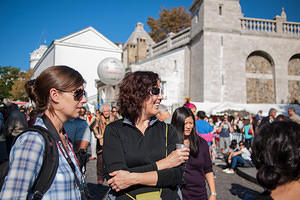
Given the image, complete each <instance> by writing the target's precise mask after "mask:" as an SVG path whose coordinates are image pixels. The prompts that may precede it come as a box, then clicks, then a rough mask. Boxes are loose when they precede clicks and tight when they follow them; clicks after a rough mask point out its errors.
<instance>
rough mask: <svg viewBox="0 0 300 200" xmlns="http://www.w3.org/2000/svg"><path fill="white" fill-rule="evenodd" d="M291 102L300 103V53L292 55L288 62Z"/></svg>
mask: <svg viewBox="0 0 300 200" xmlns="http://www.w3.org/2000/svg"><path fill="white" fill-rule="evenodd" d="M288 76H289V80H288V88H289V100H288V101H289V103H300V77H299V76H300V54H295V55H294V56H292V57H291V59H290V60H289V63H288Z"/></svg>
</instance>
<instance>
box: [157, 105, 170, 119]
mask: <svg viewBox="0 0 300 200" xmlns="http://www.w3.org/2000/svg"><path fill="white" fill-rule="evenodd" d="M156 117H157V119H158V120H159V121H162V122H166V123H167V124H171V119H172V115H171V113H170V112H169V111H168V107H167V106H165V105H163V104H160V105H159V108H158V113H157V115H156Z"/></svg>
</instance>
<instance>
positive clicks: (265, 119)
mask: <svg viewBox="0 0 300 200" xmlns="http://www.w3.org/2000/svg"><path fill="white" fill-rule="evenodd" d="M276 114H277V110H276V109H275V108H270V110H269V115H268V116H267V117H263V119H262V120H261V123H260V126H259V127H261V126H263V125H265V124H270V123H272V122H273V121H274V120H275V118H276Z"/></svg>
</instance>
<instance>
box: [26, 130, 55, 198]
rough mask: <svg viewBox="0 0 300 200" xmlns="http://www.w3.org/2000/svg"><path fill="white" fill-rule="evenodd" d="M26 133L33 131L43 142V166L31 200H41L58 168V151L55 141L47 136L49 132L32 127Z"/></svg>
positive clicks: (33, 188)
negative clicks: (40, 136) (41, 137)
mask: <svg viewBox="0 0 300 200" xmlns="http://www.w3.org/2000/svg"><path fill="white" fill-rule="evenodd" d="M26 131H35V132H38V133H40V134H41V135H42V136H43V138H44V140H45V151H44V159H43V164H42V167H41V169H40V172H39V175H38V177H37V178H36V180H35V182H34V184H33V186H32V188H31V189H32V192H33V198H32V199H33V200H39V199H42V197H43V195H44V194H45V193H46V192H47V191H48V189H49V188H50V186H51V185H52V183H53V180H54V178H55V175H56V172H57V168H58V163H59V159H58V150H57V147H56V142H55V139H54V138H53V137H52V136H51V135H50V134H49V131H48V130H47V129H45V128H43V127H41V126H33V127H31V128H28V129H27V130H26Z"/></svg>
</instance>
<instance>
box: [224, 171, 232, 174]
mask: <svg viewBox="0 0 300 200" xmlns="http://www.w3.org/2000/svg"><path fill="white" fill-rule="evenodd" d="M225 173H226V174H234V171H233V170H227V171H226V172H225Z"/></svg>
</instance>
